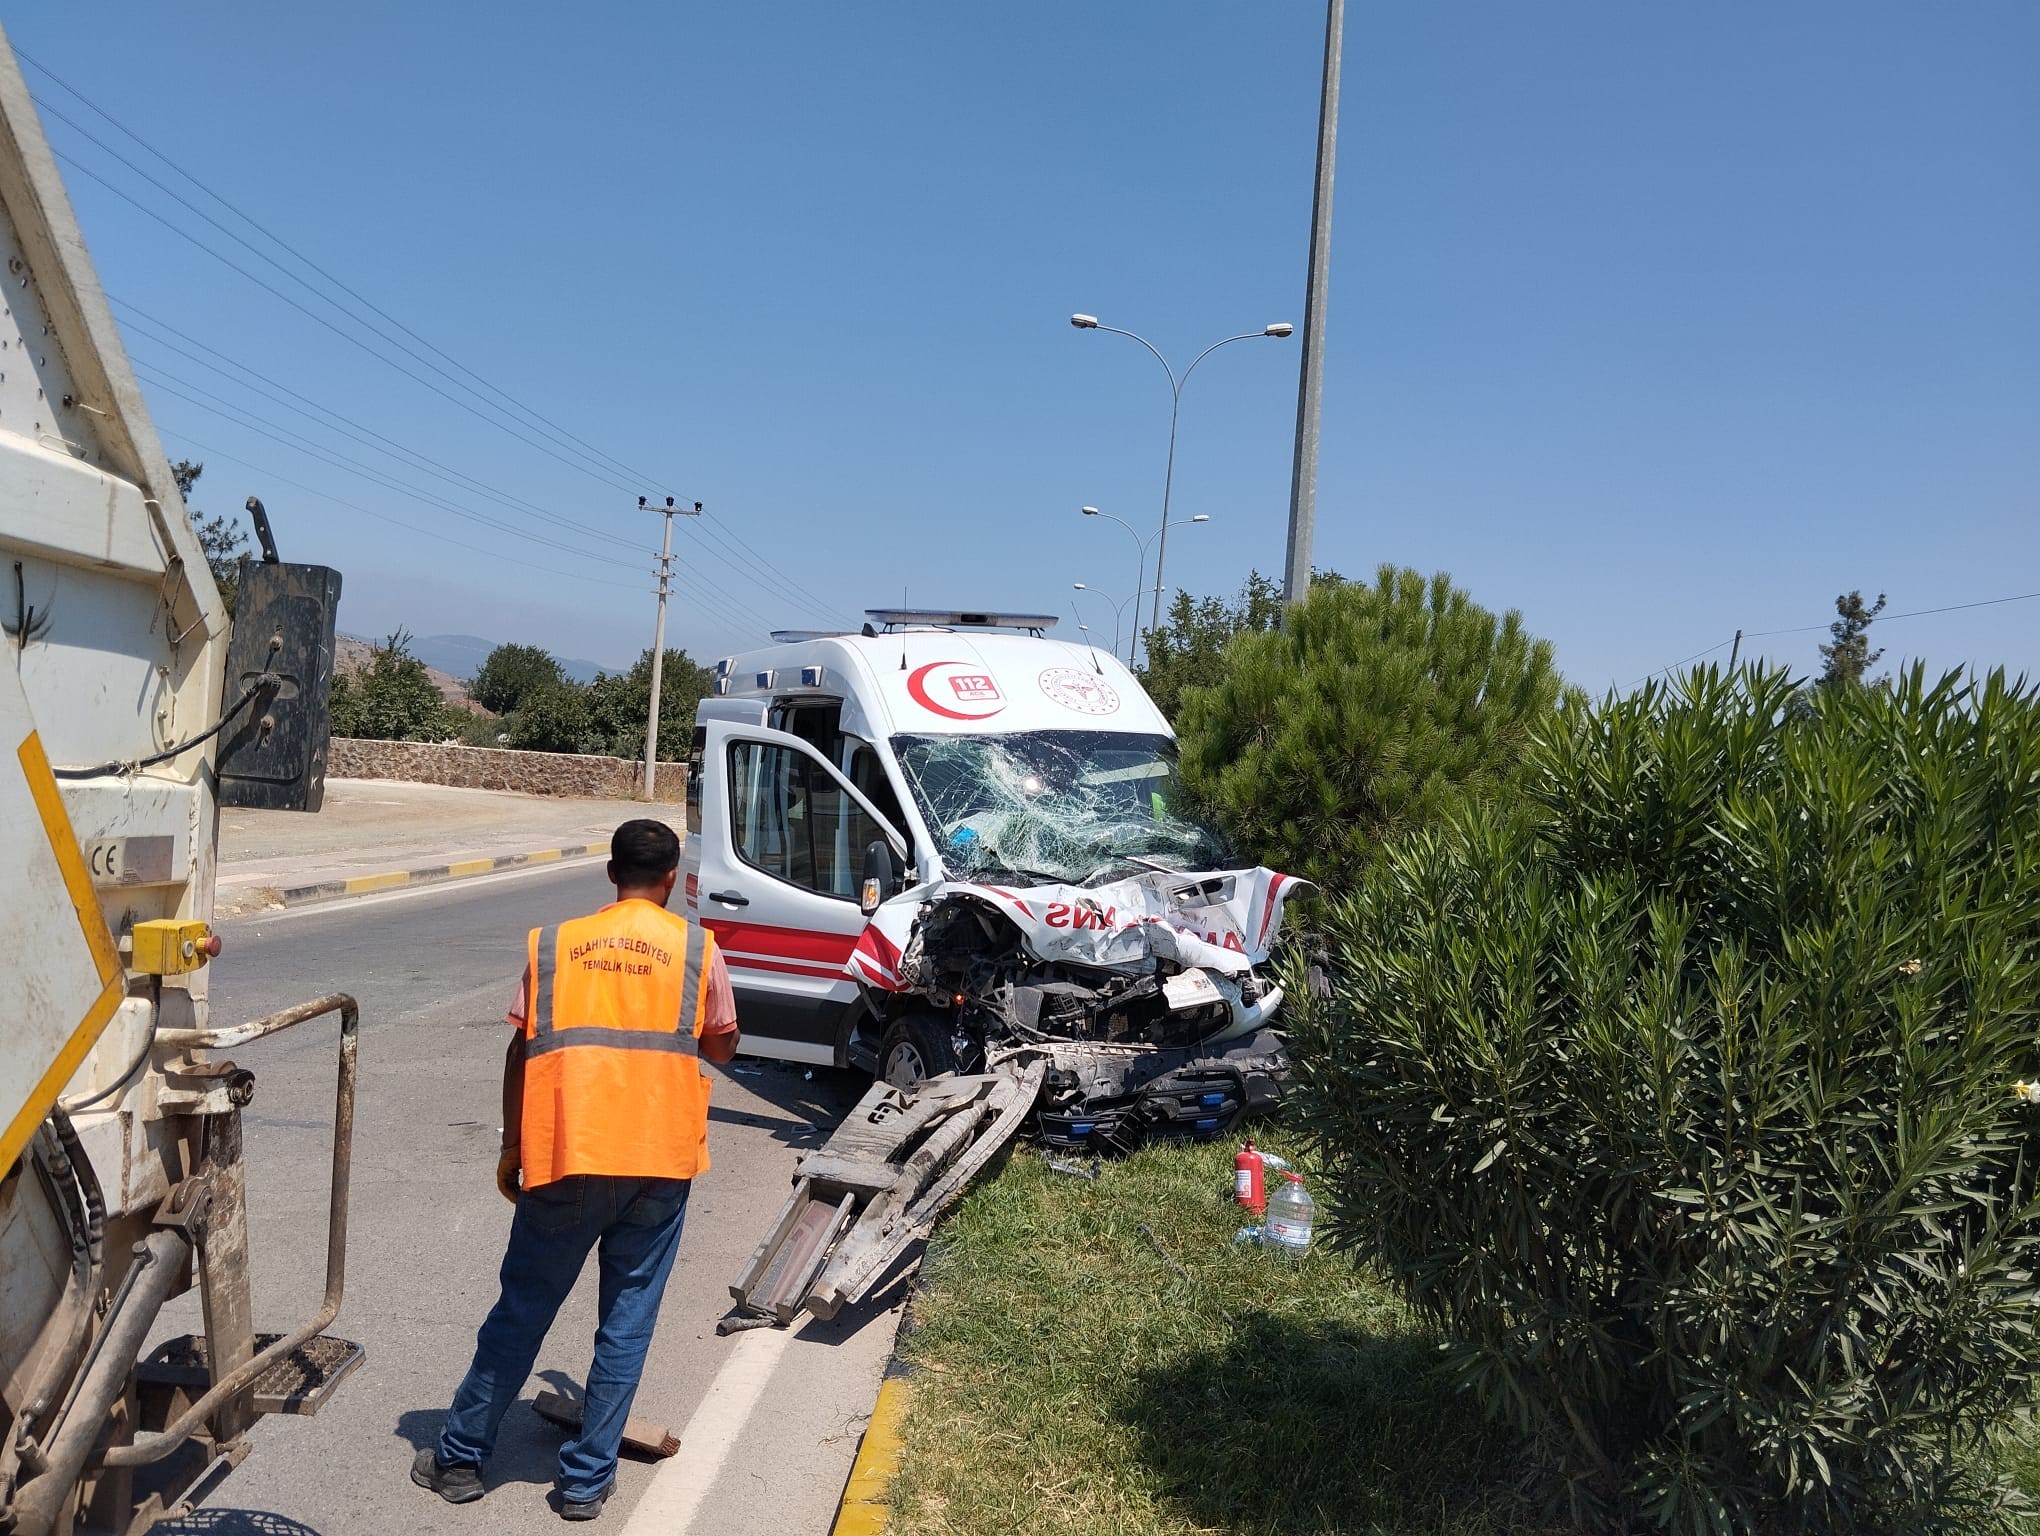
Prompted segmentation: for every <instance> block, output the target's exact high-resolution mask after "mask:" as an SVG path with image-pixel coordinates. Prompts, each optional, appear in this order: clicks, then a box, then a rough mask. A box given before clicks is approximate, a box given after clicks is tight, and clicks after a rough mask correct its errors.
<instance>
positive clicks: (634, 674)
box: [588, 647, 715, 763]
mask: <svg viewBox="0 0 2040 1536" xmlns="http://www.w3.org/2000/svg"><path fill="white" fill-rule="evenodd" d="M714 686H715V673H713V672H712V671H710V670H709V669H708V668H707V667H702V666H697V665H695V663H694V661H693V659H692V658H691V657H689V656H688V654H687V653H686V652H685V651H676V650H673V649H671V648H668V650H667V652H666V659H665V661H664V662H663V663H662V665H661V667H660V671H659V761H660V762H662V763H671V762H678V761H679V760H680V759H682V758H684V757H685V756H686V755H687V743H688V738H689V737H690V736H691V735H692V734H693V731H694V708H695V706H696V705H697V704H699V703H700V702H701V701H702V699H703V698H704V697H706V696H707V694H708V692H709V690H710V689H711V688H713V687H714ZM651 705H652V652H651V648H650V647H646V649H645V650H644V651H643V652H642V653H640V655H639V656H638V659H637V663H636V665H634V666H633V667H632V668H631V669H630V670H629V671H628V672H604V673H602V674H601V675H599V676H598V677H597V678H596V679H595V681H594V682H592V683H590V684H589V685H588V722H589V726H590V728H591V729H592V730H593V731H594V733H595V734H596V736H598V737H599V738H600V739H601V741H602V743H603V745H602V747H601V748H599V749H598V750H601V751H606V752H608V753H609V755H610V756H611V757H629V758H639V759H641V758H643V757H644V755H645V721H646V717H647V716H649V715H650V714H651Z"/></svg>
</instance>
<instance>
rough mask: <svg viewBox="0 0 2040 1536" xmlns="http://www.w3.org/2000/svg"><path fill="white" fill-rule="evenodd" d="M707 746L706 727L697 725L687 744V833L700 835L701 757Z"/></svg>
mask: <svg viewBox="0 0 2040 1536" xmlns="http://www.w3.org/2000/svg"><path fill="white" fill-rule="evenodd" d="M707 746H708V727H707V726H705V725H697V726H696V727H695V728H694V736H693V739H692V740H690V741H689V742H688V744H687V835H688V836H689V837H699V836H701V759H702V756H703V750H704V749H705V748H706V747H707Z"/></svg>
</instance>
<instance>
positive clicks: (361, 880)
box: [346, 870, 411, 896]
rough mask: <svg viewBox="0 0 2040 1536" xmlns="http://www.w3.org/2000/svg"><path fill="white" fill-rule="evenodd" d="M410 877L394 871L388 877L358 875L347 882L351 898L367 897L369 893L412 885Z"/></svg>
mask: <svg viewBox="0 0 2040 1536" xmlns="http://www.w3.org/2000/svg"><path fill="white" fill-rule="evenodd" d="M410 879H411V877H410V875H408V874H407V873H405V872H404V871H403V870H394V871H392V872H391V873H389V874H387V875H356V876H354V877H353V878H352V879H351V880H349V881H348V882H347V887H346V889H347V894H348V895H349V896H361V895H365V894H366V893H367V892H369V891H387V890H389V889H390V888H391V887H393V886H398V885H406V884H409V883H410Z"/></svg>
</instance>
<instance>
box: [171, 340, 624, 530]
mask: <svg viewBox="0 0 2040 1536" xmlns="http://www.w3.org/2000/svg"><path fill="white" fill-rule="evenodd" d="M135 371H136V373H137V374H139V375H141V377H142V378H143V379H144V381H146V382H149V383H150V384H151V386H152V387H153V388H155V389H157V390H160V391H162V392H163V393H164V394H167V395H171V396H174V397H175V398H177V399H179V400H183V401H185V402H186V403H187V404H190V405H195V406H197V407H198V408H199V409H200V410H202V411H205V412H206V413H208V414H209V415H213V416H217V417H219V418H221V419H222V420H224V421H228V422H231V423H233V424H234V425H235V426H237V427H241V428H243V429H245V430H246V431H250V432H253V433H255V434H256V435H257V436H258V437H266V438H268V439H269V440H270V441H271V442H273V443H277V444H279V445H280V446H282V447H285V448H291V449H294V450H296V451H297V452H299V453H308V454H310V455H311V456H312V457H313V458H315V459H318V460H320V461H321V462H322V463H325V464H329V465H331V466H332V467H333V468H335V469H341V470H345V471H347V472H348V473H350V474H354V475H359V476H360V477H361V478H362V479H364V480H367V481H368V482H369V483H370V484H372V485H377V486H380V487H382V488H383V489H384V490H387V491H395V492H396V493H397V494H398V495H400V496H409V497H411V498H413V499H414V500H417V501H420V502H422V503H424V504H425V505H426V506H430V507H436V508H438V509H439V510H441V511H445V512H451V513H452V514H453V515H454V516H456V517H461V518H465V519H467V520H468V521H469V522H472V523H478V524H480V525H481V526H482V527H484V528H488V529H490V530H492V531H494V532H496V533H502V534H507V535H509V536H510V537H511V538H516V539H523V540H525V541H526V542H527V543H531V544H538V545H542V546H544V547H545V548H547V549H553V550H558V551H559V552H560V553H562V554H568V555H573V556H575V557H577V558H579V559H582V560H592V561H595V562H596V563H598V564H601V565H612V566H616V567H618V568H619V569H622V570H632V569H635V567H634V566H633V565H632V564H631V562H630V561H628V560H622V559H619V558H617V557H615V556H613V555H603V554H595V553H592V552H590V551H589V550H587V549H584V548H581V547H579V546H577V545H573V544H567V543H563V542H562V541H560V540H558V539H550V538H547V537H546V536H545V535H543V534H538V533H532V532H530V531H529V530H527V529H523V528H518V527H516V526H514V525H512V524H510V523H506V522H504V521H503V520H502V519H500V518H497V517H494V516H491V515H490V514H489V513H486V512H478V511H476V510H474V509H473V508H471V507H463V506H461V505H460V504H459V503H457V502H451V501H448V500H446V499H445V498H444V497H442V496H439V495H437V494H436V493H434V492H431V491H424V490H420V489H419V488H418V487H417V486H415V485H407V484H405V483H404V482H402V481H400V480H396V479H393V478H391V477H390V476H388V475H386V474H385V473H384V472H383V471H381V470H379V469H377V468H376V467H375V466H374V465H372V464H364V463H362V462H361V461H360V460H359V459H351V458H348V457H347V456H346V455H344V454H337V453H333V452H331V451H329V450H327V449H325V448H323V447H321V446H320V445H319V444H317V443H314V442H312V441H311V440H310V439H309V438H307V437H304V436H302V435H301V434H299V433H296V432H292V431H291V430H290V429H289V428H288V427H283V426H278V425H277V424H276V423H274V422H269V421H264V420H263V419H262V418H261V417H259V416H252V415H249V414H248V413H247V412H245V411H240V410H238V409H236V408H234V407H232V406H228V405H225V404H221V405H209V404H207V403H206V402H205V401H204V400H201V399H199V398H198V397H197V396H195V395H191V394H186V393H185V392H184V391H183V390H181V389H178V388H177V387H176V386H175V385H173V384H171V383H168V382H166V381H164V380H162V379H158V378H152V374H153V370H151V369H149V368H146V367H137V368H136V370H135ZM212 398H213V399H215V400H217V399H219V397H218V396H217V395H215V396H213V397H212Z"/></svg>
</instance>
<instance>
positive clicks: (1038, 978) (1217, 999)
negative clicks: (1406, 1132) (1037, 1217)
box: [900, 892, 1287, 1151]
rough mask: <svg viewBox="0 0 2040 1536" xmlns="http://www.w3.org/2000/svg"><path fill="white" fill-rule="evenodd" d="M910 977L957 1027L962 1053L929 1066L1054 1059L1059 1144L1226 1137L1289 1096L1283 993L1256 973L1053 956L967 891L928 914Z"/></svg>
mask: <svg viewBox="0 0 2040 1536" xmlns="http://www.w3.org/2000/svg"><path fill="white" fill-rule="evenodd" d="M900 975H901V978H902V979H903V980H904V981H906V982H907V983H908V985H909V987H910V988H911V989H912V990H913V991H914V992H915V993H917V994H919V996H921V997H923V998H925V999H927V1001H928V1002H929V1003H931V1004H933V1005H934V1009H935V1010H936V1014H935V1017H936V1018H938V1019H941V1020H943V1021H944V1023H945V1027H944V1029H943V1033H944V1034H945V1035H946V1036H947V1040H946V1044H947V1045H948V1047H949V1053H948V1054H949V1055H950V1057H951V1059H950V1060H942V1059H940V1054H941V1053H939V1052H935V1051H931V1052H930V1053H929V1054H933V1055H936V1056H937V1057H938V1059H937V1060H935V1061H933V1062H928V1063H926V1064H925V1066H926V1068H927V1069H929V1070H943V1069H945V1068H949V1067H952V1066H953V1068H954V1069H955V1070H959V1071H964V1072H980V1071H985V1070H989V1069H991V1068H992V1067H994V1066H996V1065H997V1064H999V1063H1001V1062H1005V1061H1019V1060H1032V1059H1037V1058H1038V1059H1041V1060H1043V1061H1044V1062H1045V1063H1046V1068H1047V1070H1046V1074H1045V1077H1044V1080H1043V1088H1042V1097H1041V1102H1040V1106H1039V1110H1038V1113H1037V1115H1036V1118H1035V1121H1034V1124H1033V1129H1034V1130H1035V1131H1036V1133H1037V1134H1038V1135H1039V1136H1040V1137H1041V1138H1042V1139H1043V1140H1044V1141H1047V1142H1049V1143H1050V1144H1052V1145H1060V1146H1075V1147H1092V1148H1104V1149H1111V1150H1119V1151H1130V1150H1131V1149H1132V1148H1133V1147H1135V1146H1137V1145H1139V1144H1140V1142H1142V1141H1143V1140H1145V1139H1147V1138H1148V1137H1149V1136H1152V1135H1172V1136H1216V1135H1221V1134H1224V1133H1225V1132H1226V1131H1228V1130H1230V1129H1231V1127H1232V1125H1233V1123H1234V1122H1235V1121H1237V1120H1238V1118H1239V1117H1240V1116H1241V1115H1242V1114H1244V1113H1246V1112H1248V1111H1251V1110H1260V1109H1264V1108H1267V1107H1269V1106H1271V1105H1273V1104H1274V1103H1275V1102H1276V1101H1277V1100H1278V1099H1279V1097H1280V1094H1281V1086H1280V1085H1281V1081H1282V1077H1283V1074H1284V1073H1285V1072H1286V1070H1287V1058H1286V1056H1285V1054H1284V1051H1283V1047H1282V1043H1281V1040H1280V1038H1279V1037H1278V1036H1276V1035H1275V1034H1274V1032H1273V1031H1272V1030H1270V1029H1267V1028H1265V1027H1263V1026H1262V1025H1261V1023H1260V1021H1261V1020H1262V1019H1263V1018H1264V1017H1265V1016H1266V1014H1267V1013H1269V1012H1272V1006H1273V1004H1274V1003H1275V1002H1277V1001H1279V1000H1280V996H1281V993H1280V990H1279V989H1278V988H1274V987H1271V986H1270V985H1269V984H1268V983H1266V982H1265V981H1264V980H1263V979H1262V978H1261V977H1260V976H1259V975H1258V974H1257V973H1255V972H1254V971H1253V970H1252V969H1248V970H1246V971H1244V972H1242V973H1241V974H1240V975H1238V976H1226V975H1220V974H1216V973H1214V972H1211V971H1207V970H1204V969H1201V968H1199V967H1195V966H1186V965H1183V964H1180V963H1179V962H1177V961H1174V960H1171V959H1168V958H1165V957H1163V956H1161V955H1155V954H1151V955H1149V956H1148V957H1147V958H1146V961H1145V964H1144V965H1142V966H1140V967H1138V968H1136V967H1135V966H1133V965H1120V966H1113V967H1105V966H1085V965H1078V964H1073V963H1070V962H1068V961H1047V960H1042V959H1039V958H1037V957H1036V956H1035V955H1033V954H1032V953H1031V952H1030V951H1029V949H1028V947H1027V944H1026V942H1025V937H1024V935H1023V934H1022V932H1021V930H1020V928H1019V927H1018V925H1016V924H1015V923H1014V922H1013V921H1012V920H1011V919H1010V918H1009V917H1007V916H1006V915H1005V914H1004V913H1002V912H1000V911H999V910H997V908H995V907H994V906H992V905H990V904H988V903H986V902H984V901H982V900H979V899H977V898H976V897H974V896H972V895H970V894H969V893H966V892H959V893H955V894H951V895H949V896H946V897H944V898H942V899H941V900H938V901H935V902H932V903H930V904H929V906H928V907H927V908H926V909H925V911H924V912H923V913H922V915H921V918H920V921H919V923H918V924H917V926H916V928H915V930H914V934H913V937H912V938H911V940H910V941H909V942H908V944H907V946H906V948H905V950H904V951H903V954H902V959H901V966H900ZM932 1023H933V1020H930V1021H929V1024H930V1025H932Z"/></svg>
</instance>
